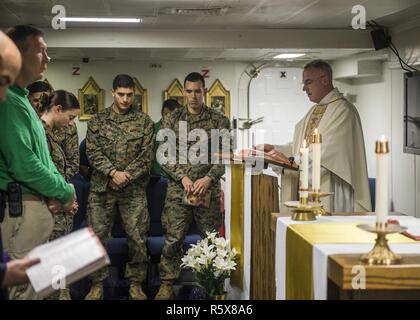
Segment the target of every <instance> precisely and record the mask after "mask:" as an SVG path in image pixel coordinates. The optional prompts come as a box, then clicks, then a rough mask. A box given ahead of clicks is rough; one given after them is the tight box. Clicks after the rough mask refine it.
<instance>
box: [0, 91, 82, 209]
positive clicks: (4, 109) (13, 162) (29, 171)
mask: <svg viewBox="0 0 420 320" xmlns="http://www.w3.org/2000/svg"><path fill="white" fill-rule="evenodd" d="M27 95H28V90H26V89H22V88H20V87H18V86H17V85H14V86H12V87H10V88H9V90H8V91H7V94H6V101H4V102H2V103H0V190H6V189H7V184H8V183H9V182H11V181H16V182H19V183H20V184H21V186H22V193H24V194H40V195H43V196H45V197H48V198H55V199H58V200H59V201H61V202H62V203H68V202H70V201H71V200H72V199H73V196H74V187H73V186H72V185H71V184H68V183H67V182H66V181H65V180H64V178H63V177H62V176H61V175H60V173H58V171H57V169H56V167H55V165H54V163H53V162H52V160H51V156H50V153H49V151H48V145H47V139H46V136H45V131H44V128H43V127H42V123H41V120H40V119H39V117H38V115H37V114H36V112H35V111H34V109H33V108H32V106H31V104H30V103H29V101H28V98H27Z"/></svg>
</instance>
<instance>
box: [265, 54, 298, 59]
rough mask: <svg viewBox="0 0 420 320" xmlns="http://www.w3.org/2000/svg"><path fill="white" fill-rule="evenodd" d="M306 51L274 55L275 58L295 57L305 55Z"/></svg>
mask: <svg viewBox="0 0 420 320" xmlns="http://www.w3.org/2000/svg"><path fill="white" fill-rule="evenodd" d="M304 55H305V54H304V53H280V54H278V55H276V56H274V57H273V59H293V58H299V57H302V56H304Z"/></svg>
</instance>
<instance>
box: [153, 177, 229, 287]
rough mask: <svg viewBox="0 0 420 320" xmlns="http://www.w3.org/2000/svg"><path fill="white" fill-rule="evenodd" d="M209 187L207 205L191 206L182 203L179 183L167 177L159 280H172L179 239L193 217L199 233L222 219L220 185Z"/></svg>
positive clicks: (178, 256) (177, 262) (177, 264)
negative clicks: (204, 206)
mask: <svg viewBox="0 0 420 320" xmlns="http://www.w3.org/2000/svg"><path fill="white" fill-rule="evenodd" d="M210 191H211V200H210V208H199V207H193V206H189V205H185V204H184V203H183V197H184V189H183V188H182V186H180V185H178V184H176V183H174V182H172V181H169V183H168V191H167V194H166V201H165V208H164V211H163V215H162V226H163V229H164V230H165V242H164V245H163V250H162V256H161V259H160V266H159V269H160V278H161V280H166V281H174V280H176V279H178V278H179V274H180V271H181V267H180V265H181V258H182V257H183V254H184V252H183V243H184V239H185V235H186V234H187V232H188V229H189V227H190V225H191V222H192V219H193V218H194V220H195V222H196V223H197V226H198V228H199V230H200V232H201V234H202V235H203V236H205V233H206V231H208V232H213V231H219V229H220V226H221V223H222V214H221V212H220V194H221V192H220V187H219V186H218V185H217V186H211V188H210Z"/></svg>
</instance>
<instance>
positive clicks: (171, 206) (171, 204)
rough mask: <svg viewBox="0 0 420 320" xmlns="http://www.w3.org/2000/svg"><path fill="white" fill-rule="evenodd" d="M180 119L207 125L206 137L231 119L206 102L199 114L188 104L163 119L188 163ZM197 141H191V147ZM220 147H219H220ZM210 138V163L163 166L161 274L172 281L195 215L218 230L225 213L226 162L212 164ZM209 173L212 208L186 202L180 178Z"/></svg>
mask: <svg viewBox="0 0 420 320" xmlns="http://www.w3.org/2000/svg"><path fill="white" fill-rule="evenodd" d="M179 121H186V122H187V131H188V132H190V130H193V129H204V130H205V131H206V132H207V137H211V129H228V130H229V128H230V123H229V119H228V118H227V117H226V116H225V115H223V114H222V113H220V112H217V111H215V110H213V109H211V108H209V107H207V106H204V105H203V108H202V110H201V112H200V114H191V113H189V112H188V111H187V108H186V107H183V108H179V109H178V110H176V111H174V112H172V113H170V114H168V115H166V116H165V117H164V119H163V122H162V128H163V129H165V128H168V129H171V130H173V131H174V132H175V134H176V137H177V144H176V151H177V153H176V154H177V156H178V157H179V159H181V158H183V160H184V162H183V163H186V160H187V159H186V154H185V152H182V151H181V152H179V141H180V135H179V126H178V123H179ZM195 143H196V141H188V142H187V145H188V150H190V146H191V145H194V144H195ZM219 151H220V150H219ZM210 156H211V140H210V139H209V141H208V155H206V158H207V160H208V164H191V163H190V162H189V161H188V164H180V163H182V162H180V161H177V163H176V164H175V165H171V164H164V165H163V166H162V168H163V169H164V170H165V171H166V172H167V173H168V175H169V176H170V178H169V183H168V191H167V195H166V202H165V209H164V212H163V215H162V226H163V228H164V230H165V243H164V246H163V251H162V257H161V262H160V277H161V280H164V281H173V280H175V279H177V278H178V277H179V273H180V263H181V258H182V255H183V250H182V246H183V242H184V238H185V235H186V233H187V231H188V229H189V226H190V223H191V221H192V219H193V218H194V220H195V221H196V223H197V225H198V227H199V229H200V231H201V232H202V233H203V235H204V234H205V232H206V231H218V230H219V228H220V226H221V223H222V221H221V220H222V216H221V213H220V195H221V190H220V178H221V176H222V175H223V174H224V172H225V167H224V165H223V164H221V163H220V164H211V157H210ZM206 175H207V176H209V177H210V178H211V179H212V182H211V184H210V187H209V190H210V191H211V201H210V208H200V207H192V206H188V205H185V204H183V197H184V187H183V186H182V183H181V180H182V178H183V177H184V176H188V177H189V178H190V179H191V181H192V182H195V181H196V180H197V179H200V178H203V177H204V176H206Z"/></svg>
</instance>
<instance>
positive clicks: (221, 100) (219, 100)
mask: <svg viewBox="0 0 420 320" xmlns="http://www.w3.org/2000/svg"><path fill="white" fill-rule="evenodd" d="M225 100H226V98H225V97H221V96H213V97H211V107H212V108H213V109H216V110H217V111H219V112H221V113H223V114H225V113H226V111H225V109H226V108H225V105H226V103H225Z"/></svg>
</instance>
